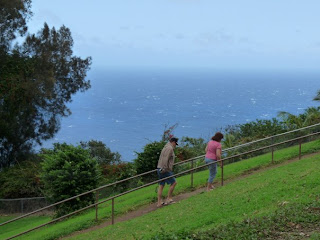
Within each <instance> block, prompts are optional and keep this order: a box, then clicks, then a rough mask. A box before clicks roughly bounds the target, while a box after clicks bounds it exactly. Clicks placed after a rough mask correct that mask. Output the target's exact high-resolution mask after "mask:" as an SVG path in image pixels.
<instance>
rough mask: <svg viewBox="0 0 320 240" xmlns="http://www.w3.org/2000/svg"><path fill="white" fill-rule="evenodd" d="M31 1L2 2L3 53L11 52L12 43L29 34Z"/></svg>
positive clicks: (0, 34)
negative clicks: (28, 22)
mask: <svg viewBox="0 0 320 240" xmlns="http://www.w3.org/2000/svg"><path fill="white" fill-rule="evenodd" d="M30 8H31V0H1V1H0V49H1V53H6V51H8V50H9V47H10V44H11V41H12V40H14V39H15V38H16V37H17V35H20V36H23V35H24V34H25V33H26V32H27V29H28V28H27V26H26V22H27V19H28V18H30V17H31V16H32V12H31V11H30Z"/></svg>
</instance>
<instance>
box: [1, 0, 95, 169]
mask: <svg viewBox="0 0 320 240" xmlns="http://www.w3.org/2000/svg"><path fill="white" fill-rule="evenodd" d="M30 4H31V1H30V0H20V1H19V0H14V1H12V0H10V1H3V2H2V3H1V4H0V6H1V7H2V8H1V11H2V12H3V13H4V14H3V15H1V17H0V20H1V22H0V34H1V36H0V38H1V39H4V43H3V44H2V46H1V49H2V52H1V55H0V57H1V60H0V62H1V65H0V169H1V168H3V167H7V166H10V165H12V164H14V163H15V162H16V161H17V160H18V159H20V158H23V156H24V155H26V154H28V153H29V152H30V151H31V150H32V147H33V146H34V144H40V145H41V143H42V142H43V141H44V140H47V139H50V138H52V137H53V136H54V134H55V133H57V131H58V130H59V129H60V119H61V117H67V116H69V115H70V114H71V112H70V110H69V109H68V107H67V106H66V104H67V103H68V102H71V97H72V95H74V94H75V93H76V92H78V91H85V90H87V89H88V88H89V87H90V82H89V81H86V80H85V78H86V73H87V71H88V70H89V67H90V65H91V58H90V57H88V58H86V59H81V58H79V57H76V56H73V52H72V46H73V39H72V36H71V32H70V30H69V29H68V28H67V27H65V26H62V27H61V28H60V29H59V30H56V29H55V28H52V29H50V28H49V26H48V25H47V24H44V27H43V29H41V30H40V31H39V32H38V33H37V34H32V35H30V34H29V35H27V37H26V39H25V41H24V43H23V44H21V45H15V46H14V47H10V46H11V45H10V44H11V43H12V41H13V40H14V38H15V37H16V35H15V33H16V32H18V33H20V34H22V35H23V34H24V33H25V32H26V25H25V24H26V19H27V18H28V17H30V15H31V12H30V6H31V5H30ZM5 34H8V36H7V35H5Z"/></svg>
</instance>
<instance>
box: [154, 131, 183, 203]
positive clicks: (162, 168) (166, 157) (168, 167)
mask: <svg viewBox="0 0 320 240" xmlns="http://www.w3.org/2000/svg"><path fill="white" fill-rule="evenodd" d="M177 145H178V139H177V138H175V137H173V138H171V139H170V140H169V142H168V143H167V144H166V145H165V146H164V147H163V149H162V151H161V154H160V157H159V161H158V166H157V173H158V176H159V179H162V178H166V177H170V176H172V175H173V172H172V169H173V163H174V158H175V155H174V151H173V150H174V149H175V148H176V146H177ZM166 183H167V184H170V188H169V192H168V197H167V201H166V202H162V192H163V188H164V185H165V184H166ZM176 185H177V182H176V179H175V178H174V177H172V178H169V179H166V180H163V181H161V182H160V183H159V188H158V204H157V207H161V206H163V205H165V204H170V203H174V201H173V199H172V192H173V190H174V188H175V186H176Z"/></svg>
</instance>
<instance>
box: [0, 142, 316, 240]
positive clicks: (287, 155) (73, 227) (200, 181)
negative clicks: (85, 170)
mask: <svg viewBox="0 0 320 240" xmlns="http://www.w3.org/2000/svg"><path fill="white" fill-rule="evenodd" d="M319 150H320V141H319V140H317V141H314V142H310V143H306V144H304V145H303V147H302V153H303V154H306V153H311V152H316V151H319ZM296 156H298V147H297V146H295V147H291V148H286V149H282V150H278V151H277V152H275V163H280V162H283V161H285V160H288V159H291V158H294V157H296ZM270 164H271V154H270V153H268V154H265V155H261V156H259V157H254V158H251V159H248V160H245V161H241V162H237V163H234V164H229V165H226V166H225V168H224V179H225V180H228V179H233V178H235V177H237V176H240V175H242V174H244V173H246V172H248V171H250V170H252V169H258V168H264V167H266V166H268V165H270ZM207 177H208V171H207V170H205V171H202V172H198V173H195V174H194V186H195V187H196V188H197V187H201V186H203V185H204V184H205V182H206V179H207ZM220 178H221V176H220V171H219V174H218V175H217V178H216V181H220ZM177 181H178V185H177V187H176V190H175V194H178V193H181V192H185V191H188V190H190V175H187V176H183V177H179V178H178V179H177ZM155 188H156V185H153V186H150V187H147V188H144V189H141V190H139V191H136V192H133V193H130V194H127V195H125V196H122V197H120V198H117V199H116V200H115V211H116V215H121V214H124V213H126V212H128V211H131V210H134V209H136V208H138V207H140V206H142V205H145V204H148V203H150V202H154V201H155V199H156V193H155ZM167 189H168V188H167V187H166V188H165V193H164V194H166V191H167ZM222 189H223V188H222ZM219 191H222V190H220V189H219ZM261 211H262V212H263V209H260V212H261ZM266 211H269V209H268V210H266ZM157 212H158V211H157ZM194 214H196V213H194ZM110 216H111V206H110V202H108V203H106V204H102V206H100V207H99V219H103V220H106V219H108V218H110ZM94 219H95V211H94V210H89V211H86V212H85V213H83V214H81V216H77V217H73V218H70V219H68V220H65V221H62V222H59V223H57V224H53V225H50V226H48V227H44V228H42V229H39V230H36V231H33V232H31V233H29V234H27V235H25V236H23V237H20V238H18V239H57V238H59V237H61V236H65V235H67V234H70V233H72V232H74V231H77V230H81V229H85V228H88V227H90V226H92V225H94V224H96V222H95V221H94ZM239 219H241V218H239ZM47 221H49V218H48V217H29V218H26V219H25V220H19V221H17V222H16V223H10V224H8V225H6V226H3V227H0V239H5V238H7V237H9V236H12V235H15V234H17V233H20V232H22V231H24V230H25V229H29V228H30V227H31V226H35V225H37V224H38V223H44V222H47ZM1 228H2V229H4V231H3V230H2V229H1Z"/></svg>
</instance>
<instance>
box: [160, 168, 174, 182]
mask: <svg viewBox="0 0 320 240" xmlns="http://www.w3.org/2000/svg"><path fill="white" fill-rule="evenodd" d="M157 173H158V176H159V179H162V178H166V177H170V176H172V175H173V172H170V171H169V172H165V173H160V169H157ZM175 182H176V179H175V178H174V177H172V178H168V179H166V180H163V181H162V182H159V184H160V185H165V184H170V185H172V184H174V183H175Z"/></svg>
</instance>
